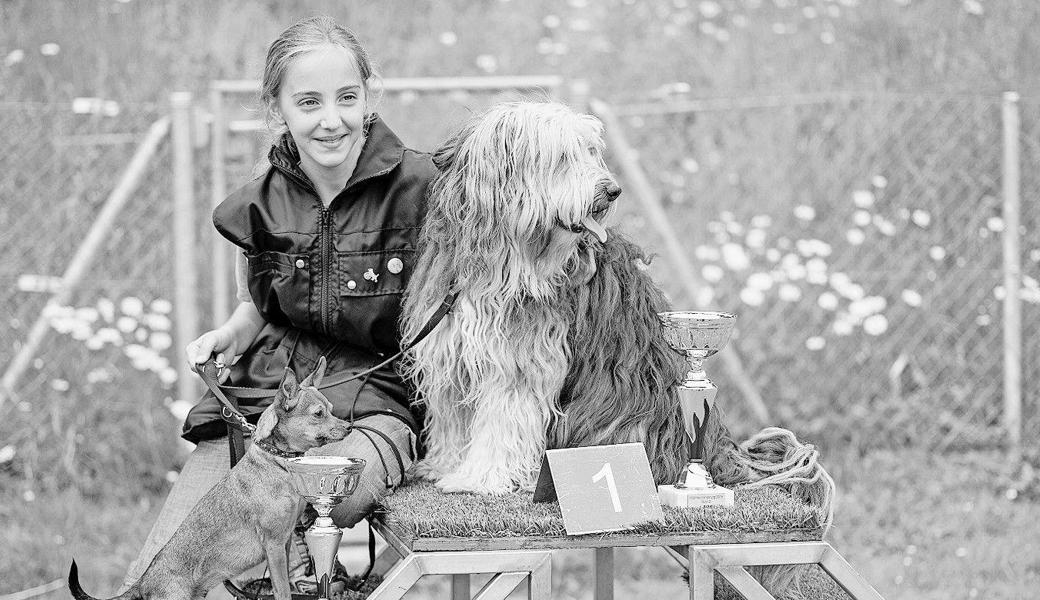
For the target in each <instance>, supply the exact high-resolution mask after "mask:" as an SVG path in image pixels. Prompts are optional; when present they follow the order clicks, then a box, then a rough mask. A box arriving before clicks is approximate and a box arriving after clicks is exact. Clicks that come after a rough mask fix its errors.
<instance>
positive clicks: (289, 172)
mask: <svg viewBox="0 0 1040 600" xmlns="http://www.w3.org/2000/svg"><path fill="white" fill-rule="evenodd" d="M403 155H404V143H402V142H401V140H400V138H398V137H397V135H396V134H395V133H394V132H393V131H391V130H390V128H389V127H387V126H386V123H384V122H383V120H382V119H380V118H379V115H377V114H375V113H373V114H372V115H371V116H370V117H369V118H368V120H367V121H365V145H364V146H362V148H361V155H360V156H359V157H358V162H357V166H355V167H354V173H353V174H351V176H350V180H349V181H347V185H346V186H345V187H344V188H343V189H347V188H349V187H351V186H353V185H355V184H357V183H358V182H361V181H364V180H366V179H371V178H373V177H379V176H380V175H385V174H386V173H389V172H390V171H392V170H393V169H394V167H396V166H397V165H399V164H401V158H402V156H403ZM268 160H270V161H271V166H272V167H274V168H276V169H278V170H279V171H281V172H282V173H283V174H285V175H286V176H287V177H289V178H290V179H292V180H294V181H295V182H296V183H298V184H300V185H303V186H304V187H306V188H307V189H310V190H313V189H314V185H313V184H312V183H311V180H310V178H309V177H307V174H306V173H304V172H303V169H301V168H300V151H299V150H298V149H297V148H296V143H295V142H293V139H292V136H290V135H289V134H288V132H286V133H284V134H282V137H281V138H279V140H278V141H277V142H276V143H275V144H274V145H272V146H271V151H270V152H269V153H268Z"/></svg>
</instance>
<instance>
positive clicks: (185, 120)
mask: <svg viewBox="0 0 1040 600" xmlns="http://www.w3.org/2000/svg"><path fill="white" fill-rule="evenodd" d="M170 109H171V123H170V125H171V132H170V135H171V138H170V139H171V141H172V143H173V147H172V149H173V281H174V311H175V312H174V316H175V318H176V322H177V327H176V330H175V334H176V336H175V337H176V343H177V350H178V352H177V359H176V360H175V363H176V365H177V398H178V399H179V400H183V401H187V402H191V403H193V404H194V402H195V400H196V399H197V396H198V384H197V383H196V381H197V380H196V379H195V377H194V376H193V373H192V372H191V370H190V369H189V368H188V364H187V360H185V357H184V356H183V349H184V347H185V346H187V345H188V342H190V341H191V340H193V339H195V336H197V335H198V334H199V314H198V308H197V307H196V304H195V294H196V290H197V287H196V281H197V275H196V267H195V179H194V177H195V166H194V164H193V163H194V161H193V158H194V157H193V150H192V144H191V94H190V93H189V92H174V93H173V94H170Z"/></svg>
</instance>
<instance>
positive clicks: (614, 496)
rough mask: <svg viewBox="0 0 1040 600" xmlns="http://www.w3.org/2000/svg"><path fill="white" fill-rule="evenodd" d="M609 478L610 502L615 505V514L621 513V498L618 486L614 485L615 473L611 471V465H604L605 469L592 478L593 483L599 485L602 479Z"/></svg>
mask: <svg viewBox="0 0 1040 600" xmlns="http://www.w3.org/2000/svg"><path fill="white" fill-rule="evenodd" d="M604 477H606V478H607V489H608V490H610V501H611V503H613V504H614V512H621V498H619V497H618V493H617V484H616V483H614V471H612V470H611V469H610V463H606V464H604V465H603V468H602V469H600V470H599V473H596V474H595V475H593V476H592V483H597V482H598V481H599V480H600V479H603V478H604Z"/></svg>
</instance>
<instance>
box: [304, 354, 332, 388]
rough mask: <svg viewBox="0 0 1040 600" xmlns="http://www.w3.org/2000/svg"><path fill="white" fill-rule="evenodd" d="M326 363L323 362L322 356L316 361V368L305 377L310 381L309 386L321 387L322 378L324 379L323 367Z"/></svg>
mask: <svg viewBox="0 0 1040 600" xmlns="http://www.w3.org/2000/svg"><path fill="white" fill-rule="evenodd" d="M327 364H328V363H326V362H325V357H324V356H322V357H321V358H319V359H318V366H317V367H315V368H314V372H313V373H311V374H310V375H308V376H307V378H308V379H310V380H311V385H313V386H314V387H318V386H320V385H321V379H322V377H325V367H326V365H327Z"/></svg>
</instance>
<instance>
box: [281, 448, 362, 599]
mask: <svg viewBox="0 0 1040 600" xmlns="http://www.w3.org/2000/svg"><path fill="white" fill-rule="evenodd" d="M287 463H288V466H289V475H290V477H291V479H292V485H293V488H294V489H295V490H296V492H297V493H298V494H300V495H301V496H303V497H304V498H305V499H306V500H307V502H310V504H311V506H313V507H314V510H316V511H317V512H318V518H317V519H315V521H314V523H313V524H312V525H311V526H310V527H309V528H308V529H307V531H306V532H305V533H304V539H305V540H307V548H308V549H309V550H310V553H311V556H312V557H313V558H314V578H315V579H316V580H317V582H318V597H319V598H329V597H330V590H329V586H330V585H331V583H332V575H333V572H334V569H335V565H336V552H337V551H338V550H339V542H340V540H341V539H343V531H342V530H340V528H339V527H336V524H335V523H333V522H332V517H331V516H329V515H330V514H331V513H332V508H333V507H334V506H336V505H337V504H339V502H340V500H342V499H343V498H346V497H347V496H349V495H351V494H353V493H354V490H356V489H357V486H358V483H359V482H360V481H361V472H362V471H363V470H364V468H365V461H363V460H361V459H359V458H347V457H345V456H301V457H299V458H290V459H289V460H288V461H287Z"/></svg>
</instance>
